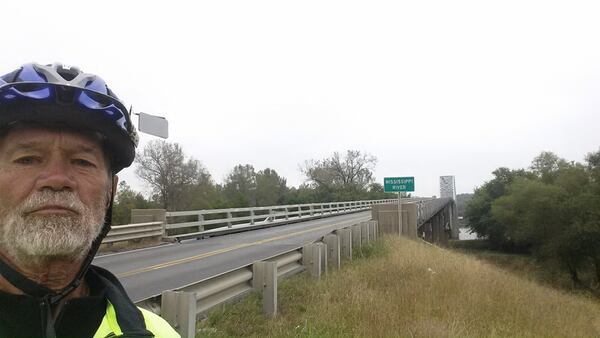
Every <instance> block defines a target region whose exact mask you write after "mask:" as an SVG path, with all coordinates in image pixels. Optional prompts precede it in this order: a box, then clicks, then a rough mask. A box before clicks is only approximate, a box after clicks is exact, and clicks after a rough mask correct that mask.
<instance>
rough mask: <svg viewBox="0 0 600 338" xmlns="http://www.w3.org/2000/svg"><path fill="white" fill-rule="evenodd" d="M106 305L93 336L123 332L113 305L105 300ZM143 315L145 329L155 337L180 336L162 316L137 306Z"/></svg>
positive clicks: (169, 337)
mask: <svg viewBox="0 0 600 338" xmlns="http://www.w3.org/2000/svg"><path fill="white" fill-rule="evenodd" d="M107 303H108V305H107V306H106V313H105V314H104V317H103V318H102V323H100V327H98V330H97V331H96V334H94V338H106V337H119V336H120V335H122V334H123V332H122V331H121V328H120V327H119V323H118V322H117V314H116V313H115V308H114V306H113V305H112V304H111V303H110V302H109V301H107ZM139 309H140V311H141V312H142V315H143V316H144V322H145V323H146V329H147V330H148V331H150V332H152V333H153V334H154V337H156V338H181V336H180V335H179V333H177V332H176V331H175V330H173V328H172V327H171V325H169V323H167V322H166V321H165V320H164V319H163V318H161V317H159V316H157V315H156V314H154V313H152V312H150V311H148V310H145V309H142V308H139Z"/></svg>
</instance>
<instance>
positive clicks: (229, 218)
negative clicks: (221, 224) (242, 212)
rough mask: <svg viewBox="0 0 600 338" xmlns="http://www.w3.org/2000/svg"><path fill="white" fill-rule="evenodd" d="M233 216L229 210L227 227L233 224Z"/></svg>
mask: <svg viewBox="0 0 600 338" xmlns="http://www.w3.org/2000/svg"><path fill="white" fill-rule="evenodd" d="M232 218H233V216H231V211H228V212H227V227H228V228H231V226H232V224H231V219H232Z"/></svg>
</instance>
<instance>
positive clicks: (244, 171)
mask: <svg viewBox="0 0 600 338" xmlns="http://www.w3.org/2000/svg"><path fill="white" fill-rule="evenodd" d="M223 194H224V196H225V199H226V200H227V201H228V203H229V205H230V206H231V207H253V206H256V173H255V172H254V167H253V166H252V165H250V164H245V165H241V164H238V165H236V166H235V167H234V168H233V170H232V171H231V172H230V173H229V175H227V177H226V178H225V185H224V187H223Z"/></svg>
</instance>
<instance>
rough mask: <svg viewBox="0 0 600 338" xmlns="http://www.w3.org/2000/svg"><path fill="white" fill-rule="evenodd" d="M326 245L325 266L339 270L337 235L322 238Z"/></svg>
mask: <svg viewBox="0 0 600 338" xmlns="http://www.w3.org/2000/svg"><path fill="white" fill-rule="evenodd" d="M323 241H324V242H325V245H327V264H329V266H331V267H333V268H334V269H336V270H338V269H339V268H340V238H339V237H338V236H337V235H332V234H329V235H326V236H325V237H323Z"/></svg>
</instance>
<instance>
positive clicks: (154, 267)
mask: <svg viewBox="0 0 600 338" xmlns="http://www.w3.org/2000/svg"><path fill="white" fill-rule="evenodd" d="M344 223H346V222H340V223H335V224H329V225H323V226H320V227H317V228H311V229H307V230H302V231H297V232H293V233H290V234H285V235H281V236H276V237H271V238H267V239H262V240H260V241H256V242H252V243H244V244H238V245H234V246H230V247H227V248H223V249H219V250H215V251H210V252H205V253H203V254H199V255H195V256H190V257H186V258H180V259H176V260H173V261H169V262H165V263H160V264H156V265H151V266H148V267H145V268H139V269H135V270H131V271H127V272H123V273H120V274H117V277H119V278H124V277H130V276H133V275H137V274H139V273H144V272H148V271H153V270H159V269H164V268H168V267H170V266H174V265H179V264H184V263H189V262H193V261H196V260H199V259H202V258H206V257H210V256H214V255H219V254H222V253H226V252H230V251H233V250H239V249H243V248H247V247H250V246H253V245H260V244H264V243H269V242H273V241H278V240H280V239H286V238H289V237H293V236H298V235H302V234H305V233H308V232H311V231H318V230H322V229H326V228H331V227H335V226H338V225H341V224H344Z"/></svg>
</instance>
